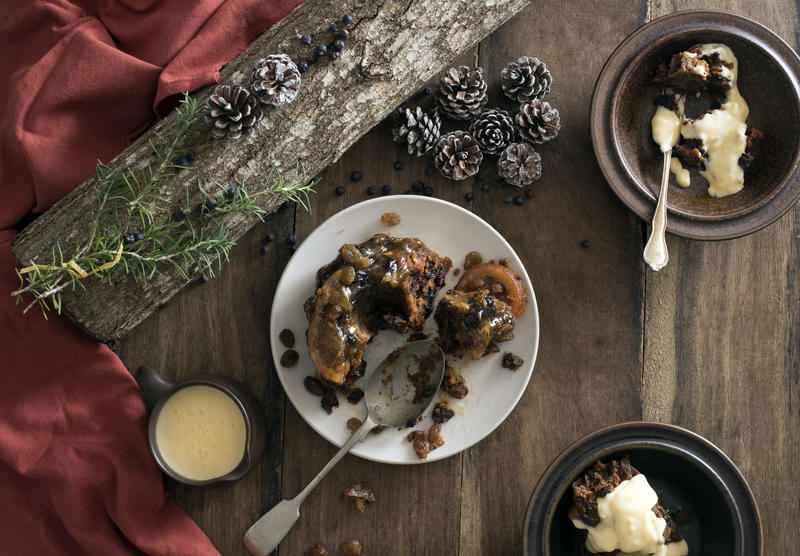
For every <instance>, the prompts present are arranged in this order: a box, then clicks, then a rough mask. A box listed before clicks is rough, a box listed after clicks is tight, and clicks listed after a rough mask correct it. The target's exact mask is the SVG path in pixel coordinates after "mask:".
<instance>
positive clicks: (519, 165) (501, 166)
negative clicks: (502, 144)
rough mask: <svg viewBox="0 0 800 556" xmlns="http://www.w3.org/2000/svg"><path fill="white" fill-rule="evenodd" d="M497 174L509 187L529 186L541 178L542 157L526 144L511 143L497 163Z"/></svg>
mask: <svg viewBox="0 0 800 556" xmlns="http://www.w3.org/2000/svg"><path fill="white" fill-rule="evenodd" d="M497 173H498V174H499V175H500V177H501V178H503V179H504V180H506V182H508V183H510V184H511V185H516V186H517V187H524V186H526V185H530V184H532V183H533V182H534V181H536V180H538V179H539V178H541V177H542V157H541V156H539V153H537V152H536V151H535V150H533V147H531V146H530V145H529V144H527V143H511V144H510V145H509V146H508V147H507V148H506V149H505V150H504V151H503V154H501V155H500V159H499V160H498V161H497Z"/></svg>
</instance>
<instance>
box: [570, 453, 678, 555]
mask: <svg viewBox="0 0 800 556" xmlns="http://www.w3.org/2000/svg"><path fill="white" fill-rule="evenodd" d="M572 498H573V505H572V507H571V508H570V510H569V513H568V515H569V517H570V519H571V520H572V524H573V525H574V526H575V527H576V528H578V529H581V530H584V531H586V532H587V536H586V545H585V547H586V549H587V550H588V551H589V552H591V553H595V554H597V553H602V554H608V553H610V554H635V555H641V556H646V555H650V554H652V555H654V556H686V554H688V553H689V549H688V546H687V544H686V541H684V540H683V538H682V537H681V536H680V534H679V533H678V531H677V530H676V529H675V524H674V523H673V521H672V518H671V517H670V515H669V514H668V512H667V511H666V510H665V509H664V508H663V507H662V506H661V505H660V504H659V503H658V495H657V494H656V492H655V491H654V490H653V489H652V488H651V487H650V485H649V483H648V482H647V479H646V478H645V476H644V475H642V474H641V473H639V471H638V470H637V469H636V468H635V467H633V466H632V465H631V463H630V461H629V460H628V457H627V456H624V457H623V458H621V459H619V460H611V461H609V462H608V463H603V462H602V461H600V460H598V461H597V462H595V464H594V466H592V468H591V469H590V470H589V471H587V472H586V473H585V474H584V475H582V476H581V477H579V478H578V479H576V480H575V481H574V482H573V483H572Z"/></svg>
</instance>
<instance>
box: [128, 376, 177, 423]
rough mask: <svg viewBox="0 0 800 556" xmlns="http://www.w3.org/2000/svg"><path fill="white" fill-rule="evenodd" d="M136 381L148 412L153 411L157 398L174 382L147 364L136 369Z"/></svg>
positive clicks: (173, 384)
mask: <svg viewBox="0 0 800 556" xmlns="http://www.w3.org/2000/svg"><path fill="white" fill-rule="evenodd" d="M136 382H137V383H138V384H139V390H140V391H141V394H142V399H143V400H144V406H145V407H146V408H147V411H148V412H150V411H153V408H154V407H155V406H156V404H157V403H158V400H160V399H161V397H162V396H163V395H164V394H165V393H166V392H167V390H169V389H170V388H172V387H173V386H175V383H174V382H170V381H168V380H166V379H165V378H164V377H163V376H161V375H160V374H158V372H156V370H155V369H153V368H152V367H149V366H147V365H142V366H141V367H139V369H138V370H137V371H136Z"/></svg>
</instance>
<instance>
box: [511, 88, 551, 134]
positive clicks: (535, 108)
mask: <svg viewBox="0 0 800 556" xmlns="http://www.w3.org/2000/svg"><path fill="white" fill-rule="evenodd" d="M514 123H516V124H517V131H518V132H519V134H520V136H521V137H522V138H523V139H524V140H525V141H528V142H529V143H544V142H545V141H549V140H550V139H553V138H554V137H555V136H556V135H558V130H559V129H561V117H560V116H559V114H558V110H556V109H555V108H553V107H552V106H550V103H549V102H547V101H545V100H541V99H538V98H536V99H533V100H532V101H530V102H526V103H524V104H521V105H520V107H519V112H517V115H516V116H515V117H514Z"/></svg>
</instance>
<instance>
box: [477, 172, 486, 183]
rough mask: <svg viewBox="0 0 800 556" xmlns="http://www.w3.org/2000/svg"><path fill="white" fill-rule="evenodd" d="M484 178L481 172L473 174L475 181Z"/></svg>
mask: <svg viewBox="0 0 800 556" xmlns="http://www.w3.org/2000/svg"><path fill="white" fill-rule="evenodd" d="M485 179H486V176H485V175H483V173H482V172H478V173H477V174H475V181H483V180H485Z"/></svg>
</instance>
